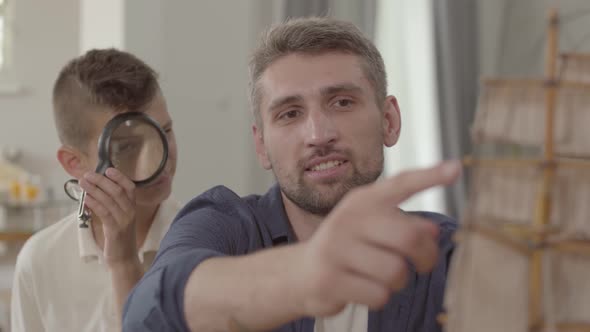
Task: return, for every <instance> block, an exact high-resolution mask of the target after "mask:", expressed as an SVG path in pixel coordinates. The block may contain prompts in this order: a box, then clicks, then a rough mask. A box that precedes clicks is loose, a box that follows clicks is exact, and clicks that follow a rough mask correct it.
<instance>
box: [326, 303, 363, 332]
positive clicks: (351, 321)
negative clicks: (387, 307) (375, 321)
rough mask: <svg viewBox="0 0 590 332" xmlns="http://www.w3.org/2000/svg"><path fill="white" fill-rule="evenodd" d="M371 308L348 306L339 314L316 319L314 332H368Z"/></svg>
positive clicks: (357, 305) (355, 305)
mask: <svg viewBox="0 0 590 332" xmlns="http://www.w3.org/2000/svg"><path fill="white" fill-rule="evenodd" d="M368 324H369V308H368V307H367V306H364V305H360V304H348V305H347V306H346V307H344V309H343V310H342V311H341V312H339V313H338V314H336V315H334V316H331V317H323V318H316V319H315V325H314V332H367V329H368Z"/></svg>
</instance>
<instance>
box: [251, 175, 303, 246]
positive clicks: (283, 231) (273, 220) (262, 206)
mask: <svg viewBox="0 0 590 332" xmlns="http://www.w3.org/2000/svg"><path fill="white" fill-rule="evenodd" d="M258 204H259V206H258V209H257V210H258V211H259V213H260V217H261V218H260V219H261V220H262V222H263V223H264V224H265V225H266V228H267V229H268V230H269V232H270V236H271V238H272V240H273V243H274V244H277V243H282V242H288V243H293V242H296V241H297V238H296V237H295V233H294V232H293V229H292V227H291V223H290V222H289V218H288V217H287V213H286V212H285V205H284V204H283V197H282V195H281V189H280V188H279V185H278V184H275V185H273V186H272V187H271V188H270V189H269V190H268V191H267V192H266V194H264V195H263V196H261V197H260V200H259V201H258Z"/></svg>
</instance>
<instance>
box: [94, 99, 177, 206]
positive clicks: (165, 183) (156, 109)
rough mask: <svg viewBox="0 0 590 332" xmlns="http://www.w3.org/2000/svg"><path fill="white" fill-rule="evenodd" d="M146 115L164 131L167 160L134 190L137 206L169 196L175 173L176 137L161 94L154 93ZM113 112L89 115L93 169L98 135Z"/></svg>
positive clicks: (95, 160)
mask: <svg viewBox="0 0 590 332" xmlns="http://www.w3.org/2000/svg"><path fill="white" fill-rule="evenodd" d="M144 113H145V114H146V115H148V116H149V117H151V118H152V119H153V120H154V121H156V122H157V123H158V124H159V125H160V127H161V128H162V129H163V130H164V132H165V133H166V138H167V140H168V161H167V162H166V166H165V168H164V170H163V171H162V173H161V174H160V176H159V177H158V178H156V179H155V180H154V181H152V182H150V183H149V184H147V185H143V186H141V187H137V189H136V191H135V197H136V203H137V205H139V206H155V205H158V204H160V203H161V202H163V201H164V200H165V199H167V198H168V197H169V196H170V193H171V191H172V180H173V177H174V174H175V173H176V160H177V148H176V138H175V136H174V131H173V130H172V119H171V118H170V115H169V114H168V110H167V107H166V101H165V99H164V97H163V96H162V95H161V94H158V95H156V97H155V98H154V100H153V101H152V103H151V104H150V106H149V107H148V108H147V109H146V110H145V111H144ZM115 115H116V114H115V113H96V114H93V115H91V117H92V119H93V120H94V122H95V126H94V131H93V136H94V139H92V140H91V142H92V143H91V144H90V146H89V147H88V148H87V151H88V154H87V157H88V160H89V162H88V164H89V165H91V167H92V169H88V171H94V170H95V169H96V165H98V147H97V142H98V137H99V136H100V134H101V132H102V130H103V128H104V126H105V125H106V124H107V122H108V121H109V120H111V119H112V118H113V117H114V116H115Z"/></svg>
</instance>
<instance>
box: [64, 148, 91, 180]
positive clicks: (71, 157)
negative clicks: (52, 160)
mask: <svg viewBox="0 0 590 332" xmlns="http://www.w3.org/2000/svg"><path fill="white" fill-rule="evenodd" d="M57 160H59V163H60V164H61V166H62V167H63V169H64V170H65V171H66V173H68V174H69V175H70V176H72V177H73V178H76V179H80V178H81V177H82V175H84V173H86V172H87V170H88V165H87V159H86V157H85V156H84V154H83V153H82V152H80V151H79V150H78V149H75V148H73V147H70V146H67V145H62V146H60V147H59V149H57Z"/></svg>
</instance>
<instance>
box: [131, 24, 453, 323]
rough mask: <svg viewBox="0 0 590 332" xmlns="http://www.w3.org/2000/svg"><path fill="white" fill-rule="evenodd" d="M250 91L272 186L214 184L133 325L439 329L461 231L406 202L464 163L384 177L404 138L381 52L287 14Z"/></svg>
mask: <svg viewBox="0 0 590 332" xmlns="http://www.w3.org/2000/svg"><path fill="white" fill-rule="evenodd" d="M251 88H252V91H251V98H252V107H253V110H254V112H255V123H254V125H253V136H254V140H255V144H256V153H257V156H258V159H259V161H260V163H261V165H262V166H263V167H264V168H266V169H269V170H272V171H273V173H274V175H275V177H276V180H277V182H278V185H277V186H275V187H273V188H271V189H270V191H269V192H268V193H266V194H265V195H263V196H255V195H253V196H249V197H244V198H240V197H238V196H237V195H235V194H234V193H233V192H231V191H230V190H229V189H227V188H224V187H216V188H213V189H211V190H210V191H208V192H206V193H204V194H202V195H200V196H198V197H196V198H195V199H193V200H192V201H191V202H190V203H189V204H188V205H187V206H186V207H185V208H183V210H181V212H180V213H179V214H178V215H177V217H176V219H175V221H174V223H173V224H172V226H171V228H170V231H169V232H168V234H167V235H166V237H165V238H164V240H163V242H162V247H161V249H160V251H159V253H158V256H157V258H156V260H155V262H154V265H153V266H152V267H151V269H150V271H148V272H147V273H146V275H145V276H144V277H143V279H142V280H141V281H140V282H139V284H138V286H137V287H136V288H135V289H134V291H133V292H132V294H131V295H130V297H129V299H128V302H127V304H126V308H125V312H124V319H123V324H124V325H123V330H124V331H189V330H190V331H268V330H273V331H305V332H307V331H309V332H312V331H314V330H315V331H318V332H319V331H355V332H360V331H362V332H366V331H371V332H373V331H425V332H426V331H437V330H440V326H438V324H437V323H436V320H435V317H436V315H437V314H438V313H439V312H440V310H441V307H442V297H443V289H444V284H445V278H446V269H447V266H448V263H449V256H450V255H451V252H452V248H453V245H452V243H451V240H450V238H451V234H452V232H453V230H454V228H455V225H454V223H453V222H452V221H450V220H449V219H447V218H445V217H444V216H440V215H436V214H432V213H413V214H409V213H405V212H403V211H401V210H399V209H398V208H397V207H396V206H397V205H398V204H399V203H401V202H402V201H404V200H405V199H407V198H408V197H410V196H411V195H412V194H414V193H416V192H419V191H421V190H424V189H426V188H429V187H432V186H435V185H441V184H450V183H452V182H453V181H454V180H455V179H456V178H457V176H458V174H459V172H460V165H459V164H458V163H456V162H446V163H443V164H441V165H439V166H436V167H433V168H430V169H423V170H415V171H408V172H405V173H403V174H400V175H398V176H396V177H393V178H390V179H386V180H382V181H377V182H375V181H376V180H377V178H378V177H379V175H380V174H381V172H382V170H383V146H388V147H389V146H392V145H394V144H395V143H396V141H397V139H398V136H399V133H400V114H399V109H398V105H397V102H396V99H395V98H394V97H392V96H386V79H385V70H384V66H383V61H382V59H381V56H380V54H379V52H378V51H377V49H376V48H375V46H374V45H373V44H372V43H371V42H370V41H369V40H368V39H366V38H365V37H363V36H362V34H361V33H360V32H359V31H358V29H356V28H355V27H354V26H353V25H351V24H348V23H344V22H340V21H336V20H331V19H327V18H308V19H298V20H292V21H289V22H287V23H285V24H282V25H279V26H277V27H275V28H274V29H272V30H270V32H269V33H268V34H267V35H266V36H265V37H264V39H263V41H262V43H261V45H260V46H259V47H258V49H257V50H256V51H255V53H254V56H253V59H252V61H251ZM262 249H264V250H262ZM418 273H419V274H418Z"/></svg>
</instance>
